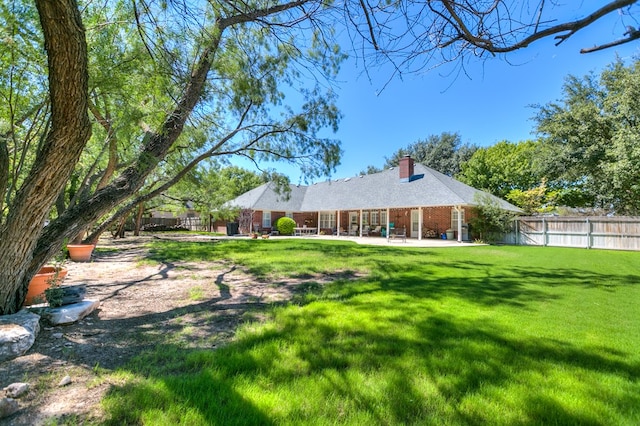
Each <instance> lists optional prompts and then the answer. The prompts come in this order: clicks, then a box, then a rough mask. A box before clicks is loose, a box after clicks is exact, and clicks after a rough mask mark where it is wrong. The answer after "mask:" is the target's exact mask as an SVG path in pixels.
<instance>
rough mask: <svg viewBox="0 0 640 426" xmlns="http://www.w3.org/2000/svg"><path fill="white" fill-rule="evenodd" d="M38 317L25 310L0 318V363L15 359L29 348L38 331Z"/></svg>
mask: <svg viewBox="0 0 640 426" xmlns="http://www.w3.org/2000/svg"><path fill="white" fill-rule="evenodd" d="M39 321H40V316H39V315H36V314H34V313H32V312H29V311H27V310H25V309H23V310H21V311H20V312H18V313H16V314H12V315H2V316H0V362H3V361H7V360H10V359H13V358H17V357H19V356H20V355H23V354H24V353H25V352H27V351H28V350H29V348H31V346H32V345H33V342H35V341H36V336H37V335H38V332H39V331H40V322H39Z"/></svg>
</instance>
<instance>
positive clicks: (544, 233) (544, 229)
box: [542, 217, 547, 247]
mask: <svg viewBox="0 0 640 426" xmlns="http://www.w3.org/2000/svg"><path fill="white" fill-rule="evenodd" d="M542 245H543V246H544V247H546V246H547V221H546V220H545V219H544V217H543V218H542Z"/></svg>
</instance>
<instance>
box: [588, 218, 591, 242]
mask: <svg viewBox="0 0 640 426" xmlns="http://www.w3.org/2000/svg"><path fill="white" fill-rule="evenodd" d="M587 248H588V249H590V248H591V221H590V220H589V218H587Z"/></svg>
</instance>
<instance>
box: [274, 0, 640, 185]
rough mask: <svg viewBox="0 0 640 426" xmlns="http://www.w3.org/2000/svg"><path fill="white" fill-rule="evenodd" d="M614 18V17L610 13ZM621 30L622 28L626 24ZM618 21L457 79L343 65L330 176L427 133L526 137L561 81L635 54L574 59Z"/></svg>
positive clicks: (609, 35)
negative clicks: (336, 161) (336, 160)
mask: <svg viewBox="0 0 640 426" xmlns="http://www.w3.org/2000/svg"><path fill="white" fill-rule="evenodd" d="M575 3H576V5H577V7H579V6H582V7H583V9H582V10H583V12H580V11H579V10H574V11H571V10H565V12H566V13H567V14H568V16H570V17H572V18H576V17H579V16H583V15H584V11H586V10H593V7H589V6H588V4H589V3H591V4H601V2H598V1H587V0H584V1H582V2H575ZM614 15H615V14H614ZM625 24H627V23H626V22H625ZM621 26H622V25H621V23H620V19H619V16H611V17H610V18H607V19H605V20H604V21H602V22H597V23H596V24H592V25H591V26H590V27H588V28H586V29H585V30H583V31H582V32H578V33H577V34H575V35H574V36H573V37H571V38H569V39H568V40H567V41H565V42H564V43H562V44H561V45H560V46H558V47H556V46H555V45H554V40H553V38H549V39H543V40H540V41H538V42H536V43H534V44H532V45H530V46H529V47H528V48H526V49H523V50H520V51H518V52H515V53H512V54H509V55H508V56H506V57H502V58H500V57H498V58H492V59H488V60H486V61H483V62H475V63H470V64H468V65H467V67H466V68H467V74H468V76H465V75H459V76H458V77H457V78H455V77H454V76H450V75H445V74H446V73H447V71H446V69H436V70H434V71H431V72H429V73H426V74H422V75H408V76H406V77H405V78H404V79H403V80H400V79H395V80H392V81H391V82H390V83H389V84H388V85H387V86H386V87H385V88H384V90H383V91H382V92H380V93H378V92H379V91H380V89H381V88H382V87H383V86H384V84H385V83H386V82H387V80H388V78H389V73H388V71H385V70H380V71H375V70H372V71H370V75H371V76H372V81H370V80H369V79H368V78H367V76H366V75H365V74H364V73H363V71H364V70H363V69H362V68H361V67H360V68H359V67H358V66H357V62H356V61H355V60H351V59H349V60H347V62H346V63H345V64H344V65H343V67H342V69H341V73H340V76H339V80H341V83H340V87H339V88H338V93H339V100H338V107H339V108H340V110H341V111H342V113H343V119H342V121H341V123H340V129H339V131H338V132H337V133H336V134H326V135H325V136H331V137H334V138H337V139H339V140H341V142H342V148H343V150H344V154H343V156H342V160H341V164H340V166H338V168H337V169H336V172H335V173H334V174H333V177H335V178H340V177H349V176H355V175H356V174H357V173H358V172H360V171H361V170H364V169H365V168H366V166H367V165H374V166H377V167H381V166H382V165H383V164H384V161H385V160H384V157H385V156H387V157H388V156H391V155H392V154H393V153H394V152H395V151H397V150H398V149H399V148H402V147H405V146H407V145H408V144H410V143H412V142H415V141H417V140H419V139H425V138H427V137H428V136H429V135H439V134H440V133H442V132H458V133H459V134H460V135H461V137H462V140H463V142H468V143H471V144H475V145H479V146H490V145H493V144H495V143H496V142H499V141H502V140H509V141H512V142H517V141H521V140H526V139H530V138H533V137H534V135H532V130H533V122H532V121H531V118H532V117H533V116H534V114H535V109H533V108H531V105H534V104H546V103H548V102H552V101H555V100H557V99H560V98H561V97H562V85H563V82H564V79H565V77H566V76H567V75H570V74H572V75H576V76H583V75H586V74H588V73H589V72H590V71H594V72H595V73H596V74H599V73H600V71H601V70H602V69H603V68H605V67H606V66H607V65H609V64H611V63H612V62H613V61H614V60H615V58H616V55H618V56H620V57H621V58H624V59H630V58H631V57H632V56H634V55H635V56H638V55H640V43H638V42H632V43H627V44H625V45H622V46H619V47H617V48H613V49H608V50H604V51H601V52H594V53H590V54H580V49H581V48H583V47H590V46H593V45H596V44H602V43H606V42H610V41H613V40H617V39H619V38H621V37H622V33H623V32H624V30H623V29H621ZM277 169H278V170H279V171H281V172H283V173H285V174H287V175H289V177H290V179H291V180H292V182H294V183H297V182H298V181H299V173H298V172H297V171H296V170H295V169H293V168H290V167H286V166H282V165H279V166H277Z"/></svg>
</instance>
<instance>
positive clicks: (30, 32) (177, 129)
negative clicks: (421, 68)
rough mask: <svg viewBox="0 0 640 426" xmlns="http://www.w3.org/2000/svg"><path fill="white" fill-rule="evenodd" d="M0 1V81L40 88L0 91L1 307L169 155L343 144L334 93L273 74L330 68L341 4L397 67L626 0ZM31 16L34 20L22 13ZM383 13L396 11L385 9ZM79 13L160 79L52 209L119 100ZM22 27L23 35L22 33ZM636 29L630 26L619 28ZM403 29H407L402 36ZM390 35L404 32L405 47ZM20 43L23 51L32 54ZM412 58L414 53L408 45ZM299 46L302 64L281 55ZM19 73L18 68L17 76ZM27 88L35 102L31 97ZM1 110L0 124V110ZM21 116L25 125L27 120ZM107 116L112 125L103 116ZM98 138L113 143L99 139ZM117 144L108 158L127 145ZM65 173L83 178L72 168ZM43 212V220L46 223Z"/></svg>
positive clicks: (549, 32) (150, 180) (335, 56)
mask: <svg viewBox="0 0 640 426" xmlns="http://www.w3.org/2000/svg"><path fill="white" fill-rule="evenodd" d="M5 3H6V2H5ZM5 3H2V5H0V8H1V9H0V12H1V16H2V19H3V21H4V22H3V23H6V24H7V25H5V26H3V31H5V33H6V34H7V36H6V37H3V41H5V42H4V43H2V46H0V49H2V54H1V56H2V58H3V61H4V60H7V59H6V58H9V59H8V61H9V63H10V64H12V66H7V67H5V66H3V67H2V68H1V71H0V72H2V78H0V84H1V85H3V89H2V90H3V91H4V87H17V86H16V85H14V84H15V83H16V82H18V80H19V82H20V87H22V88H25V89H26V90H32V91H33V92H34V94H35V95H37V96H35V97H33V98H31V99H32V101H31V104H30V103H29V102H23V101H24V100H27V99H29V98H30V96H29V95H28V94H26V92H23V93H22V94H21V95H20V96H18V97H17V98H16V97H11V98H10V99H12V100H13V99H20V100H21V101H20V102H21V103H20V109H19V110H18V109H16V110H13V111H9V114H8V115H3V116H2V117H1V119H2V126H3V128H2V131H1V132H0V134H1V135H2V137H1V138H0V189H1V190H3V193H2V194H0V197H1V198H2V200H3V206H2V207H3V209H2V216H0V220H1V223H0V314H7V313H12V312H15V311H16V310H17V309H19V308H20V305H21V304H22V300H23V299H24V295H25V293H26V289H27V285H28V282H29V280H30V278H31V277H32V276H33V275H34V274H35V273H36V272H37V270H38V269H39V267H40V266H41V265H42V264H44V262H46V260H47V259H49V258H50V257H52V255H53V254H55V253H56V252H57V251H59V249H60V247H61V246H62V244H63V242H64V240H65V239H68V238H74V237H75V236H77V235H78V234H79V233H81V232H82V231H83V230H84V229H86V228H87V227H88V226H89V225H90V224H92V223H95V222H97V221H98V220H99V219H101V218H102V217H103V216H105V215H107V214H108V213H109V212H111V211H113V210H114V209H115V208H116V207H117V206H121V205H123V204H124V207H121V208H119V209H118V210H117V211H116V212H114V213H113V214H112V215H111V216H110V217H109V218H108V219H107V222H105V223H108V222H109V220H111V219H112V218H113V217H117V216H118V215H122V214H125V213H126V212H127V211H128V210H130V209H131V208H133V207H135V206H136V205H138V204H139V203H140V202H142V201H144V200H145V199H148V198H149V197H153V196H154V195H155V194H157V193H161V192H162V191H164V190H166V188H167V187H168V186H170V185H171V184H173V183H175V182H176V181H177V180H176V179H178V178H180V177H181V175H182V176H183V175H184V174H186V173H187V172H188V170H185V169H182V170H179V171H177V169H175V168H172V165H174V164H186V167H187V169H189V168H193V167H195V165H196V164H197V161H198V160H200V161H202V160H205V159H207V158H210V157H211V156H213V155H220V156H224V155H245V156H247V157H249V158H251V159H252V160H255V161H257V162H259V161H261V160H263V159H284V160H290V161H294V162H298V161H299V163H300V166H301V168H302V170H303V171H305V172H307V173H308V174H311V175H313V174H314V173H317V174H321V173H326V172H328V171H331V170H332V168H333V167H334V166H335V165H336V164H337V161H338V158H339V154H340V149H339V145H338V144H337V143H335V142H334V141H330V140H322V139H319V138H318V137H317V136H316V134H317V131H318V130H319V129H320V128H321V127H335V125H337V122H338V119H339V113H338V112H337V110H336V109H335V107H334V106H333V102H332V97H333V95H332V94H331V93H330V92H329V93H327V91H326V90H324V89H323V86H322V84H317V85H315V86H314V88H312V89H309V90H304V89H301V90H300V95H301V97H302V98H303V99H304V100H303V101H302V105H301V106H300V110H301V112H300V113H295V112H294V111H292V110H291V109H290V108H289V107H288V106H287V105H286V104H283V102H282V93H283V90H282V89H281V88H280V87H279V85H278V83H283V84H287V85H289V86H293V87H298V88H299V87H300V86H301V84H299V83H301V82H302V81H305V82H308V81H309V79H306V80H305V77H304V71H305V70H309V69H314V70H318V72H320V73H328V74H332V73H334V72H335V71H336V69H337V66H338V64H339V61H340V59H341V58H342V55H340V53H339V51H338V50H337V49H336V46H335V45H334V44H333V43H332V41H331V40H332V37H333V35H332V32H331V30H330V28H333V26H334V24H335V22H336V21H337V16H338V13H342V14H343V16H346V18H347V19H346V22H349V25H351V27H350V28H355V34H361V35H362V36H364V37H363V44H364V45H365V46H369V45H371V46H373V48H374V50H375V52H376V57H381V58H386V59H391V60H392V61H394V63H395V64H396V65H397V67H396V69H397V70H398V71H401V70H403V69H410V65H411V64H418V63H422V64H425V65H426V64H429V63H430V61H429V59H430V58H433V56H434V54H436V53H440V54H441V55H442V56H441V59H442V61H445V62H446V61H455V60H458V59H460V58H462V59H464V55H465V54H466V53H467V52H470V53H472V54H478V53H479V52H491V53H502V52H508V51H512V50H515V49H519V48H522V47H525V46H526V45H528V44H529V43H531V42H533V41H535V40H538V39H540V38H543V37H547V36H553V35H556V34H558V35H557V37H560V38H561V41H562V40H564V39H566V38H567V37H570V36H571V35H572V34H573V33H575V32H576V31H578V30H580V29H582V28H585V27H587V26H588V25H590V24H591V23H593V22H594V21H596V20H597V19H600V18H602V17H603V16H606V15H607V14H609V13H611V12H615V11H620V12H622V15H623V16H624V14H625V13H628V10H629V9H627V8H628V7H630V6H632V5H635V3H636V1H630V0H625V1H622V0H615V1H610V2H609V3H607V4H606V5H604V6H602V7H600V8H598V9H597V10H595V11H588V12H587V14H586V15H585V18H582V19H578V20H576V21H572V22H567V23H564V24H558V25H555V24H554V25H553V26H548V25H547V23H548V22H550V20H549V19H548V14H547V12H548V11H549V8H548V7H546V5H547V3H543V4H542V6H543V7H541V8H539V10H537V11H536V12H535V13H534V14H532V15H529V16H530V17H531V19H530V20H527V21H525V20H524V17H525V15H526V14H525V13H522V14H521V13H518V11H517V10H514V8H515V7H518V4H517V3H516V2H514V3H510V2H506V1H497V2H492V6H491V7H490V8H489V9H486V10H485V9H484V8H485V4H486V3H485V2H466V3H465V4H458V3H454V2H452V1H448V0H443V1H438V2H433V1H427V2H425V3H424V4H419V3H415V2H407V3H404V2H400V3H393V2H392V3H386V4H384V5H383V4H380V5H378V4H376V5H367V4H366V3H363V2H354V3H350V2H346V3H336V4H328V3H323V2H318V1H317V0H315V1H314V0H291V1H287V0H285V1H284V2H278V1H276V0H268V1H267V0H265V1H258V2H253V3H237V2H235V3H231V2H180V1H176V2H157V3H156V2H154V1H152V0H148V1H147V0H138V1H134V2H102V4H100V5H97V4H95V3H90V4H89V5H87V7H85V8H83V10H82V13H86V14H89V13H92V12H93V11H94V8H95V7H97V8H99V7H105V8H113V9H119V10H122V11H123V12H124V15H125V16H126V17H127V18H126V19H123V20H116V21H110V20H106V21H103V22H101V23H96V22H93V21H91V20H90V19H88V20H87V21H85V20H84V17H83V15H82V13H81V12H80V9H79V8H78V4H77V3H76V2H75V1H74V0H58V1H47V0H36V1H35V6H36V9H35V10H34V9H33V7H32V5H31V3H28V2H24V1H20V0H15V1H12V2H10V3H9V4H8V5H7V4H5ZM522 8H523V9H522V10H521V11H522V12H527V10H526V8H525V7H524V6H522ZM36 16H37V17H38V18H39V22H34V21H33V20H31V18H33V19H35V17H36ZM514 16H518V17H519V22H517V24H516V23H515V22H514V25H508V24H510V21H509V20H510V19H512V17H514ZM323 19H324V22H323ZM394 21H395V22H396V23H399V22H406V23H407V25H406V26H405V27H404V28H403V26H402V25H398V26H396V25H391V24H393V23H394ZM86 22H90V23H91V24H92V25H93V28H92V29H93V30H95V31H97V30H99V29H100V28H101V27H103V26H105V25H114V26H117V31H115V32H114V33H119V32H125V33H127V34H137V35H138V37H139V40H140V43H141V44H140V45H139V46H142V47H143V51H145V52H146V53H147V54H148V55H149V58H150V60H149V61H143V64H141V65H140V66H136V68H135V70H134V72H132V73H131V74H132V75H135V74H137V73H140V75H142V76H144V77H145V78H146V77H149V78H151V77H156V78H158V79H159V81H161V83H162V84H160V85H158V88H159V91H160V92H163V93H162V95H161V96H158V98H160V101H159V102H158V103H156V102H154V101H155V100H156V95H158V93H157V92H154V91H152V92H151V93H149V97H148V98H147V99H145V100H144V102H143V103H138V102H137V101H139V99H135V96H133V97H132V98H134V99H133V101H131V102H132V103H130V104H129V105H131V106H133V105H137V106H140V107H141V111H142V112H143V113H144V114H143V115H144V118H143V119H142V120H139V121H138V129H142V131H136V132H135V134H134V135H131V136H129V137H128V140H126V141H120V142H117V146H118V147H119V146H121V145H119V144H120V143H122V144H123V145H122V147H123V149H124V150H125V151H126V152H128V151H127V150H128V149H130V150H131V151H130V152H131V154H130V155H125V157H126V158H124V160H125V161H123V162H122V163H121V164H116V172H114V173H113V174H111V176H108V175H109V173H110V172H109V173H104V172H105V171H107V170H110V166H109V165H108V164H109V161H108V160H107V158H106V157H104V156H100V155H99V153H100V152H102V150H100V149H97V150H96V151H94V152H95V153H97V155H98V156H97V157H95V159H96V161H97V162H96V164H98V163H100V166H101V167H104V168H103V173H102V176H105V175H107V176H108V177H107V178H105V180H106V181H108V183H106V182H105V185H104V186H102V187H100V188H98V182H99V180H96V181H92V182H95V186H94V185H93V184H91V185H89V186H90V187H91V190H90V191H88V192H86V193H84V192H83V193H84V194H86V196H84V195H83V196H82V197H77V198H76V201H74V202H73V203H71V202H70V200H67V199H66V198H65V200H63V201H69V203H68V204H67V205H66V208H65V209H64V211H60V212H58V213H55V212H54V213H52V207H53V206H55V204H56V200H58V199H59V197H60V194H61V193H63V192H65V188H66V185H67V183H68V182H69V180H70V178H71V177H72V176H74V171H75V170H76V166H78V165H79V162H81V156H82V155H83V153H85V152H86V151H85V149H91V148H95V147H94V146H93V145H88V144H89V142H90V138H91V135H92V131H93V132H98V129H97V128H96V126H93V125H92V122H91V119H90V116H89V111H92V114H93V117H94V119H95V120H96V121H97V122H100V121H103V120H102V119H101V118H100V116H102V117H103V118H104V119H105V120H104V122H105V123H106V122H108V120H109V118H108V115H106V113H105V111H107V110H108V111H110V112H111V113H112V114H113V113H115V112H116V111H117V108H118V105H117V103H114V104H113V105H114V107H109V108H108V109H106V108H102V109H100V106H105V105H107V104H108V103H107V102H106V101H105V100H104V99H105V98H104V97H103V96H102V95H107V94H108V92H107V91H105V92H102V93H100V94H97V95H100V96H96V97H93V96H90V91H89V88H90V87H93V86H92V84H90V82H91V80H90V76H91V72H90V71H91V69H92V68H91V67H92V66H93V63H94V62H93V55H94V54H95V53H96V48H97V47H98V46H99V43H91V44H88V43H87V31H86V30H85V23H86ZM159 23H162V24H161V25H160V24H159ZM394 31H400V32H399V33H397V32H395V33H394ZM19 34H24V35H26V37H24V38H23V39H21V37H22V36H17V35H19ZM635 38H637V37H636V33H635V31H634V32H631V33H630V34H629V36H628V37H627V39H628V40H631V39H635ZM131 39H132V38H131ZM7 40H8V42H6V41H7ZM16 40H20V43H22V42H23V41H24V46H26V47H28V49H25V50H24V51H23V50H21V49H20V48H18V47H16V44H14V41H16ZM407 40H410V43H409V44H404V42H405V41H407ZM625 41H627V40H625ZM108 42H109V41H107V42H105V44H106V43H108ZM40 45H44V48H45V52H46V67H47V70H46V71H47V72H43V73H41V74H38V73H37V72H34V69H33V68H29V66H28V65H27V64H30V63H32V64H34V65H33V67H37V66H38V64H44V63H45V58H44V57H43V56H40V55H39V53H40V52H41V50H40V49H38V47H39V46H40ZM401 45H403V46H409V48H408V49H401V48H399V47H398V46H401ZM23 54H27V55H33V56H34V58H35V60H34V61H31V59H33V58H29V57H26V56H24V55H23ZM479 56H482V55H481V54H480V55H479ZM119 57H120V56H118V55H114V56H113V57H112V58H111V60H112V61H113V63H117V62H118V58H119ZM394 57H395V58H394ZM418 58H426V60H423V61H422V60H421V61H417V59H418ZM254 59H255V60H254ZM296 61H299V62H298V63H299V64H300V66H298V67H292V66H284V65H285V64H292V63H295V62H296ZM14 64H17V65H16V66H14ZM16 72H18V74H16ZM19 73H23V74H19ZM43 75H46V76H47V85H44V84H39V82H41V80H42V76H43ZM17 76H19V77H20V78H19V79H18V80H15V79H13V78H14V77H17ZM30 76H35V78H30ZM116 80H117V79H116ZM311 81H312V80H311ZM169 82H170V84H169ZM12 85H13V86H12ZM96 87H97V86H96ZM325 87H326V86H325ZM36 92H37V93H36ZM4 93H7V92H4ZM92 93H93V92H92ZM3 96H4V95H3ZM35 99H39V100H42V102H38V101H35V102H33V101H34V100H35ZM125 102H127V101H126V99H125ZM9 105H11V106H12V107H13V106H14V105H17V104H16V103H13V102H9ZM109 105H110V104H109ZM149 105H151V107H149ZM273 105H276V106H278V107H279V108H276V110H277V112H279V113H282V115H283V116H282V117H281V118H280V119H278V120H275V119H273V117H271V115H269V114H268V113H269V111H270V110H271V107H273ZM93 107H97V108H95V109H93ZM10 109H11V108H10ZM96 111H97V112H102V113H104V114H96V113H95V112H96ZM3 114H4V111H3ZM267 117H270V118H269V119H266V122H265V121H264V120H262V119H261V118H267ZM254 119H256V120H258V121H254ZM5 120H7V121H9V122H10V124H8V125H6V126H5V124H4V122H5ZM131 122H133V120H132V121H131ZM32 124H37V125H35V126H32ZM40 124H41V125H40ZM30 128H31V129H33V130H34V131H33V132H30V131H28V130H25V129H30ZM103 129H104V131H105V132H106V133H109V130H108V126H103ZM198 129H201V130H203V131H202V132H198ZM35 130H37V131H35ZM109 140H110V141H111V140H113V139H109ZM227 143H229V144H227ZM229 145H231V146H229ZM104 146H105V147H107V148H106V149H110V148H112V144H109V143H106V144H105V145H104ZM116 151H117V153H118V160H120V158H119V157H120V154H121V153H122V152H125V151H123V150H122V149H119V150H116ZM109 152H110V155H111V154H112V153H113V151H112V150H111V151H109ZM188 153H191V156H190V157H189V158H184V161H183V162H182V163H180V162H179V161H175V162H174V160H179V159H182V156H183V155H187V154H188ZM107 157H108V156H107ZM89 163H90V164H91V162H89ZM18 165H19V167H18ZM112 165H113V163H112ZM18 169H19V172H17V171H18ZM86 170H87V171H90V170H91V167H89V168H87V169H86ZM176 171H177V174H174V175H173V176H171V175H170V174H171V172H173V173H176ZM11 172H14V173H13V175H11ZM16 172H17V173H16ZM92 175H94V174H93V173H85V176H92ZM78 176H80V175H78ZM74 179H75V178H74ZM76 181H77V182H80V181H84V179H82V180H81V179H80V178H79V177H78V178H77V179H76ZM87 182H89V181H87ZM147 185H150V186H147ZM167 185H168V186H167ZM89 186H87V187H89ZM78 188H79V187H78ZM68 189H69V188H67V190H68ZM67 194H70V193H69V192H67ZM65 197H66V196H65ZM50 218H51V219H52V220H51V222H50V223H49V224H48V225H47V226H44V225H45V223H46V221H47V220H48V219H50Z"/></svg>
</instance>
